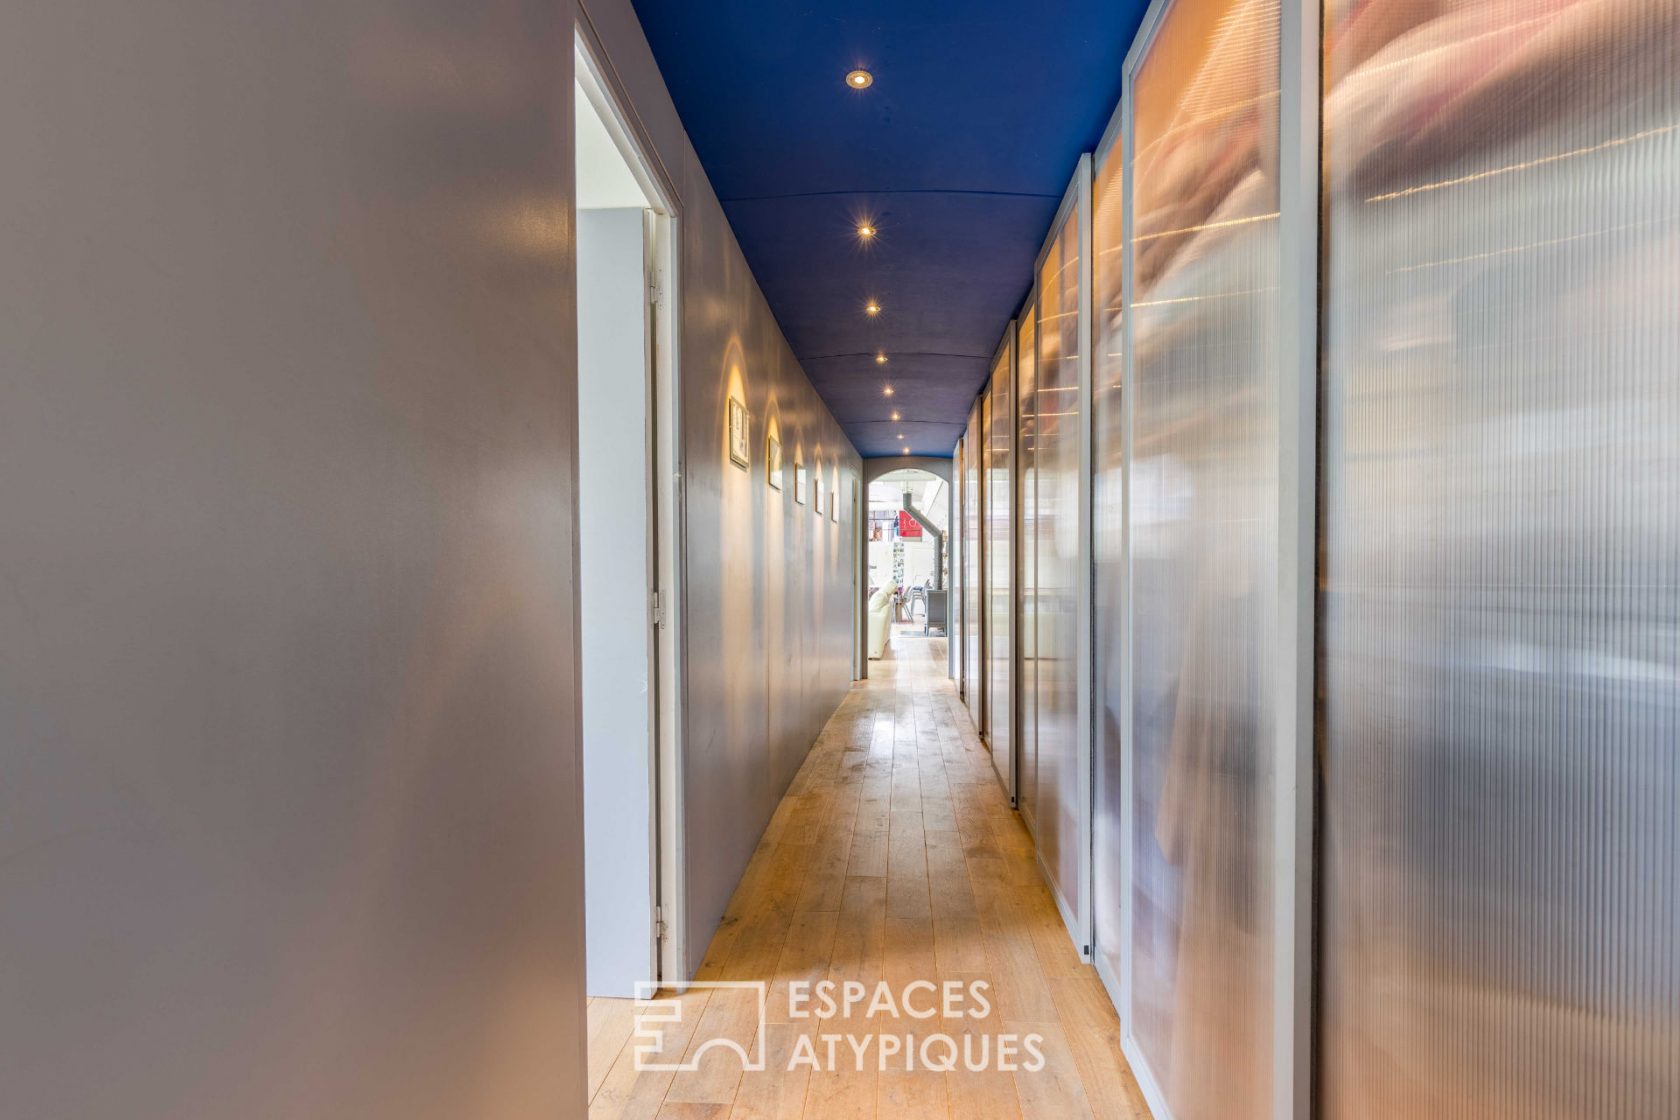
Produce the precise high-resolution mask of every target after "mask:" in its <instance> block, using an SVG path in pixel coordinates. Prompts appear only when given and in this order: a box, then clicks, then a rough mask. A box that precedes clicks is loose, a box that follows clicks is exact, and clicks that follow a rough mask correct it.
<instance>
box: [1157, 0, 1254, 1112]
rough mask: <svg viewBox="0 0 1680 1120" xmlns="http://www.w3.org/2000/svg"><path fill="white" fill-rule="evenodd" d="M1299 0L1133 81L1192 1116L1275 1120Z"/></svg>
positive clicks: (1171, 917)
mask: <svg viewBox="0 0 1680 1120" xmlns="http://www.w3.org/2000/svg"><path fill="white" fill-rule="evenodd" d="M1278 14H1279V10H1278V4H1277V0H1176V2H1175V3H1174V4H1173V5H1172V6H1171V7H1170V8H1169V9H1168V10H1167V12H1166V14H1165V16H1164V18H1163V21H1162V23H1161V25H1160V27H1159V28H1158V30H1157V33H1156V36H1155V38H1154V39H1153V40H1152V42H1151V45H1150V47H1149V49H1148V54H1147V55H1146V56H1145V58H1144V59H1143V61H1142V63H1141V66H1140V68H1139V70H1138V72H1137V73H1136V75H1135V80H1134V84H1133V100H1132V114H1133V118H1132V119H1133V125H1134V130H1135V131H1134V139H1133V156H1134V159H1135V165H1134V178H1133V207H1132V212H1131V214H1130V215H1129V222H1128V224H1129V233H1130V236H1131V237H1132V253H1133V266H1134V275H1135V289H1134V291H1133V292H1132V293H1131V295H1132V299H1131V301H1130V302H1129V303H1128V310H1127V314H1128V316H1129V318H1130V330H1131V334H1130V339H1131V346H1132V355H1131V358H1132V378H1133V380H1132V384H1131V385H1130V386H1129V389H1128V391H1129V392H1130V393H1131V394H1132V398H1131V406H1132V463H1131V479H1130V482H1131V502H1130V507H1129V536H1130V547H1131V563H1132V595H1131V604H1132V618H1131V620H1130V621H1131V625H1132V631H1133V638H1132V642H1133V644H1132V650H1133V662H1132V664H1133V673H1132V684H1133V710H1132V744H1133V750H1134V758H1133V774H1134V777H1135V781H1134V783H1133V786H1132V795H1131V796H1132V798H1133V802H1132V805H1131V810H1132V828H1133V833H1132V838H1131V839H1132V845H1133V865H1132V867H1133V882H1132V918H1131V930H1130V936H1131V938H1132V953H1131V967H1132V977H1131V980H1132V984H1131V992H1132V1009H1131V1011H1132V1029H1133V1033H1134V1036H1135V1038H1136V1041H1137V1043H1138V1045H1139V1047H1140V1048H1141V1050H1142V1052H1143V1055H1144V1056H1145V1058H1146V1061H1147V1067H1148V1073H1149V1075H1150V1076H1151V1077H1152V1079H1153V1080H1154V1081H1155V1083H1156V1085H1157V1087H1158V1088H1159V1089H1160V1091H1161V1093H1162V1094H1163V1096H1164V1097H1165V1099H1166V1101H1167V1102H1168V1103H1169V1105H1170V1107H1171V1110H1172V1113H1173V1115H1174V1117H1175V1118H1176V1120H1242V1118H1246V1117H1260V1116H1269V1115H1271V1062H1272V1051H1273V1046H1272V1030H1271V1014H1272V1000H1271V990H1270V988H1271V984H1270V981H1271V975H1272V946H1271V935H1270V925H1271V923H1270V915H1271V905H1272V903H1271V899H1272V894H1271V885H1270V854H1271V851H1272V849H1273V843H1272V832H1273V825H1272V812H1271V804H1272V789H1271V785H1272V782H1271V775H1272V762H1271V759H1272V746H1271V734H1270V729H1271V724H1272V713H1273V704H1272V699H1271V695H1272V674H1271V671H1270V667H1271V657H1270V652H1271V649H1272V646H1271V642H1272V635H1273V627H1274V621H1275V616H1276V598H1277V596H1276V588H1277V571H1276V556H1277V547H1278V545H1277V508H1278V493H1277V412H1278V404H1277V400H1278V392H1277V386H1278V367H1279V363H1278V333H1277V326H1278V319H1279V301H1278V294H1277V284H1278V280H1277V277H1278V269H1279V260H1280V254H1279V245H1278V221H1277V218H1278V199H1277V186H1276V173H1277V133H1278V119H1277V106H1278V69H1277V66H1278V63H1277V45H1278Z"/></svg>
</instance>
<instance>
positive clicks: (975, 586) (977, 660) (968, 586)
mask: <svg viewBox="0 0 1680 1120" xmlns="http://www.w3.org/2000/svg"><path fill="white" fill-rule="evenodd" d="M963 447H964V448H965V449H966V450H967V454H966V455H965V456H964V457H963V495H962V529H961V532H962V538H963V632H962V643H963V676H964V678H965V679H966V680H967V681H968V694H967V695H966V696H965V697H964V698H963V699H964V701H965V702H966V703H967V705H968V714H969V715H970V716H971V717H972V718H973V720H974V727H975V729H976V730H981V731H983V730H984V729H985V726H986V678H985V669H986V667H985V664H984V661H983V658H982V656H981V651H982V648H983V646H982V634H983V629H982V627H981V625H980V607H981V603H982V601H983V599H982V596H983V592H984V569H983V567H982V565H981V560H982V555H981V545H980V525H981V514H980V502H981V498H982V495H981V493H980V485H981V483H980V480H981V471H980V461H981V458H982V455H983V452H982V449H981V448H982V444H981V438H980V402H979V401H976V402H974V407H973V408H972V409H970V410H969V413H968V434H967V435H965V436H964V437H963Z"/></svg>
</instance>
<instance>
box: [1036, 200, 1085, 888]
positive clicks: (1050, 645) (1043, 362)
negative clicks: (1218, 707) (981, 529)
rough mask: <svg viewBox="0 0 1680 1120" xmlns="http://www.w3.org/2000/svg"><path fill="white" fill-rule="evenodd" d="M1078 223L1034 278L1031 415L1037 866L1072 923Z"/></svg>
mask: <svg viewBox="0 0 1680 1120" xmlns="http://www.w3.org/2000/svg"><path fill="white" fill-rule="evenodd" d="M1079 232H1080V230H1079V221H1078V212H1077V209H1073V210H1070V211H1069V212H1068V216H1067V219H1066V220H1065V221H1064V223H1063V225H1062V226H1061V228H1060V230H1059V231H1058V232H1057V233H1056V234H1055V237H1054V240H1053V241H1052V242H1051V246H1050V251H1049V253H1048V254H1047V255H1046V257H1045V259H1044V262H1043V264H1042V265H1041V266H1040V268H1039V274H1038V371H1037V379H1038V381H1037V390H1036V395H1037V403H1036V405H1035V407H1034V409H1033V438H1034V450H1033V469H1034V477H1035V483H1034V485H1035V488H1036V496H1035V498H1034V503H1033V505H1034V533H1035V537H1036V547H1037V556H1036V558H1035V561H1034V575H1035V576H1036V579H1037V586H1036V589H1035V591H1034V596H1033V598H1034V603H1035V608H1036V609H1035V626H1036V631H1037V633H1036V639H1035V649H1036V652H1037V670H1038V671H1037V679H1036V681H1035V685H1034V689H1035V693H1036V696H1037V705H1036V712H1035V719H1036V723H1037V741H1036V744H1035V746H1036V774H1035V783H1034V795H1035V798H1036V801H1035V805H1034V811H1033V816H1034V821H1035V824H1036V829H1037V831H1036V839H1037V841H1038V851H1039V859H1040V860H1041V861H1042V862H1043V864H1044V867H1045V870H1046V871H1047V872H1048V873H1049V875H1050V877H1051V879H1052V881H1053V885H1054V886H1055V887H1056V889H1057V891H1058V892H1059V893H1060V895H1061V898H1062V902H1063V903H1064V904H1065V906H1066V908H1067V910H1068V911H1069V913H1070V914H1074V915H1077V914H1079V913H1081V912H1082V911H1083V910H1084V906H1085V898H1084V893H1085V890H1084V882H1083V875H1084V869H1085V856H1084V852H1083V850H1082V849H1083V843H1084V829H1085V821H1086V817H1087V807H1086V806H1085V804H1084V792H1083V791H1084V790H1085V789H1086V788H1087V787H1085V786H1084V785H1083V783H1082V781H1081V761H1080V758H1081V755H1082V754H1083V753H1084V752H1085V751H1086V750H1087V749H1088V745H1087V744H1085V743H1083V742H1081V740H1080V735H1079V711H1078V699H1079V679H1078V678H1079V641H1078V639H1079V619H1078V602H1077V597H1078V590H1079V523H1080V520H1081V517H1082V514H1081V510H1080V508H1079V491H1080V480H1079V473H1080V462H1079V450H1080V438H1081V437H1080V427H1081V425H1082V424H1084V423H1085V420H1086V417H1085V414H1084V412H1083V410H1082V409H1081V408H1080V406H1079V400H1080V391H1079V390H1080V385H1079V365H1080V353H1081V349H1082V343H1083V339H1082V338H1081V331H1080V325H1081V321H1082V320H1081V317H1080V314H1079V302H1080V285H1079V271H1080V256H1079Z"/></svg>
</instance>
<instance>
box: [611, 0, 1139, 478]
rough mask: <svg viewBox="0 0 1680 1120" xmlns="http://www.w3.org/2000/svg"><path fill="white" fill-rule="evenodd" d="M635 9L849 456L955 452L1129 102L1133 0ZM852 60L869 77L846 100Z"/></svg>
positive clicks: (652, 5)
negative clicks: (1085, 174) (1054, 227)
mask: <svg viewBox="0 0 1680 1120" xmlns="http://www.w3.org/2000/svg"><path fill="white" fill-rule="evenodd" d="M634 2H635V7H636V12H637V14H638V15H639V16H640V18H641V21H642V27H643V29H644V31H645V32H646V34H647V37H648V42H649V43H650V44H651V45H652V47H653V52H654V55H655V57H656V58H657V59H658V62H659V67H660V70H661V71H662V72H663V74H664V76H665V82H666V84H667V86H668V87H669V88H670V91H671V96H672V99H673V100H674V101H675V102H676V106H677V111H678V113H680V114H681V116H682V119H683V124H684V126H685V127H686V128H687V129H688V133H689V136H690V137H691V138H692V140H693V142H694V146H695V149H696V150H697V151H698V153H699V155H700V161H701V164H702V165H703V166H704V167H705V170H706V174H707V175H708V176H709V177H710V179H711V182H712V186H713V188H714V189H715V190H716V191H717V194H718V197H719V198H720V199H721V200H722V202H723V206H724V210H725V212H726V213H727V214H728V216H729V221H730V224H731V225H732V226H733V227H734V230H735V236H736V238H737V239H738V240H739V241H740V243H741V249H742V251H743V252H744V253H745V254H746V258H747V263H748V264H749V265H750V266H751V267H752V270H753V274H754V275H755V276H756V277H757V278H758V282H759V285H760V286H761V287H762V288H763V289H764V294H765V296H766V297H767V298H768V299H769V301H770V307H771V309H772V310H773V311H774V312H775V314H776V318H777V319H778V321H779V322H780V323H781V327H782V331H783V333H784V334H785V335H786V336H787V339H788V342H789V343H790V344H791V345H792V347H793V350H794V353H795V354H796V355H797V356H798V358H799V360H800V362H801V364H802V365H803V366H804V368H805V372H806V373H807V374H809V375H810V378H811V380H812V382H813V383H814V384H815V385H816V387H817V390H818V392H820V393H821V394H822V395H823V398H824V399H825V400H826V401H827V402H828V406H829V408H830V409H831V410H832V411H833V413H834V415H835V418H836V419H837V420H839V422H840V424H841V426H842V427H844V428H845V430H846V434H847V435H848V436H850V437H851V440H852V443H853V444H854V445H856V447H857V449H858V451H859V452H860V453H861V454H863V455H865V456H875V455H896V454H900V453H901V451H902V450H903V449H904V448H905V447H908V448H909V449H910V452H911V454H915V455H949V454H950V452H951V449H952V447H953V446H954V445H955V444H956V441H957V438H958V436H960V435H961V434H962V430H963V426H964V424H965V421H966V418H967V415H968V409H969V405H970V404H971V403H972V402H973V400H974V396H975V394H976V393H978V392H979V390H980V388H981V386H982V385H983V384H984V383H985V380H986V374H987V369H988V367H989V365H990V361H991V356H992V353H993V351H994V350H995V348H996V346H997V344H998V341H999V340H1000V339H1001V338H1002V336H1003V330H1004V327H1005V326H1006V325H1007V324H1008V322H1009V318H1010V316H1011V315H1013V314H1014V313H1015V311H1016V310H1017V309H1018V308H1019V306H1020V304H1021V301H1022V300H1023V299H1024V298H1025V296H1026V293H1027V289H1028V288H1029V287H1030V286H1031V281H1032V269H1033V263H1034V260H1035V259H1036V257H1037V254H1038V249H1039V246H1040V245H1041V244H1042V242H1043V240H1044V237H1045V234H1046V233H1048V231H1049V226H1050V222H1051V220H1052V219H1053V218H1054V217H1055V213H1056V208H1057V206H1058V205H1059V203H1060V201H1061V197H1062V193H1063V191H1064V190H1065V189H1066V188H1067V184H1068V181H1069V179H1070V178H1071V177H1072V175H1073V169H1074V165H1075V163H1076V162H1077V160H1078V158H1079V155H1080V153H1081V152H1085V151H1089V150H1091V149H1092V148H1093V147H1094V146H1095V144H1096V143H1097V141H1098V140H1099V139H1100V138H1101V135H1102V131H1103V127H1104V126H1105V125H1106V124H1107V122H1108V117H1109V115H1110V113H1111V112H1112V111H1113V109H1114V105H1115V103H1116V102H1117V101H1118V100H1119V96H1120V66H1121V63H1122V61H1123V60H1124V58H1125V54H1126V49H1127V47H1128V46H1129V45H1130V43H1131V40H1132V36H1133V35H1134V34H1135V32H1136V30H1137V26H1138V23H1139V21H1140V20H1141V18H1142V15H1143V10H1144V6H1145V5H1144V2H1143V0H1106V2H1104V0H1057V2H1055V3H1051V4H1038V5H1030V6H1024V5H1021V4H1017V3H1003V2H1001V0H970V2H967V3H958V4H932V3H927V2H925V0H924V2H917V0H896V2H895V0H867V2H859V3H844V4H842V3H828V4H816V3H800V2H797V0H734V2H731V0H717V2H704V0H634ZM854 68H863V69H867V70H869V71H870V72H871V73H872V74H873V75H874V78H875V83H874V85H873V86H871V87H870V88H868V89H865V90H854V89H851V88H849V87H848V86H847V85H846V82H845V75H846V73H847V71H849V70H852V69H854ZM863 221H868V222H869V223H870V224H872V225H874V226H875V227H876V228H877V229H878V230H879V233H878V234H877V236H876V237H875V238H874V240H873V241H872V242H862V241H860V239H859V237H858V236H857V227H858V225H859V224H860V222H863ZM871 299H875V300H878V301H879V303H880V306H881V313H880V314H879V315H878V316H875V317H873V318H871V317H870V316H867V315H865V314H864V311H863V308H864V305H865V304H866V303H867V302H868V301H869V300H871ZM878 353H884V354H886V355H887V358H888V361H887V363H886V364H885V365H881V364H878V363H877V361H876V355H877V354H878ZM889 383H890V384H891V385H892V387H893V390H894V392H893V395H892V397H890V398H888V397H887V396H885V395H884V393H883V391H882V390H883V386H884V385H886V384H889ZM894 410H897V411H898V412H899V413H900V414H901V415H902V417H903V419H902V421H901V422H897V423H895V422H893V421H892V420H891V419H890V418H891V415H892V413H893V411H894ZM900 433H902V434H903V435H904V437H905V438H904V440H903V441H900V440H899V438H898V436H899V434H900Z"/></svg>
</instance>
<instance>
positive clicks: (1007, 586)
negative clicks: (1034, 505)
mask: <svg viewBox="0 0 1680 1120" xmlns="http://www.w3.org/2000/svg"><path fill="white" fill-rule="evenodd" d="M1010 372H1011V370H1010V362H1009V347H1008V346H1007V345H1005V346H1004V347H1003V350H1002V351H1001V352H1000V353H999V355H998V358H997V361H996V362H994V363H993V364H992V380H991V382H990V384H989V385H988V387H987V393H988V400H989V401H990V409H991V425H990V433H989V438H988V439H987V440H986V547H987V549H988V550H989V551H988V552H987V553H986V618H987V621H988V623H989V624H990V626H991V630H990V631H989V632H988V636H987V645H986V660H987V662H988V663H989V664H990V666H991V676H990V677H989V678H988V686H989V688H990V692H988V693H987V701H986V702H987V704H988V705H989V714H988V716H987V726H988V728H990V730H991V736H990V738H989V739H988V740H987V742H988V744H989V745H990V747H991V748H992V766H993V767H995V768H996V770H997V773H998V778H999V779H1000V780H1001V781H1002V782H1003V786H1004V789H1006V790H1008V791H1009V793H1010V794H1011V795H1012V796H1013V794H1014V792H1015V778H1014V774H1015V755H1014V751H1015V737H1014V734H1013V727H1014V718H1013V713H1012V712H1011V711H1010V707H1011V705H1012V703H1013V701H1014V698H1015V682H1014V674H1013V673H1011V672H1010V667H1011V666H1010V662H1011V660H1012V659H1013V658H1014V656H1015V642H1014V638H1015V635H1014V634H1013V633H1012V626H1011V622H1012V619H1013V616H1014V610H1013V607H1014V585H1013V582H1012V580H1013V578H1014V573H1013V571H1012V568H1013V566H1014V565H1013V564H1012V562H1011V556H1010V552H1011V548H1010V544H1011V537H1010V534H1012V533H1013V532H1014V531H1015V518H1014V510H1013V509H1012V506H1013V503H1014V491H1013V488H1012V487H1011V477H1010V475H1011V472H1012V470H1013V469H1014V461H1013V460H1014V456H1013V454H1012V448H1011V446H1010V445H1011V440H1010V432H1011V429H1012V424H1011V420H1010V414H1011V411H1012V410H1011V408H1010V404H1011V398H1012V397H1013V395H1014V391H1015V390H1014V379H1013V378H1012V377H1011V376H1010Z"/></svg>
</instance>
